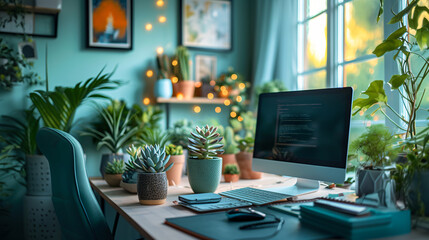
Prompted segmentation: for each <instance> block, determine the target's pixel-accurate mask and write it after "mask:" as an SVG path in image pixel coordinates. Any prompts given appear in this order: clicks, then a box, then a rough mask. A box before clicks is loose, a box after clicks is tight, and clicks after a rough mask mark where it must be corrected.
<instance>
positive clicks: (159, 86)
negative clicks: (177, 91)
mask: <svg viewBox="0 0 429 240" xmlns="http://www.w3.org/2000/svg"><path fill="white" fill-rule="evenodd" d="M154 94H155V97H161V98H171V96H173V84H172V83H171V80H170V79H168V78H164V79H159V80H158V81H156V82H155V87H154Z"/></svg>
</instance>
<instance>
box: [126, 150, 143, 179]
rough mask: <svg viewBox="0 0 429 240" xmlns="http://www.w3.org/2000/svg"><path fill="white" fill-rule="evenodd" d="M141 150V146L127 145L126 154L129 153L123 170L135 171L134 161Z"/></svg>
mask: <svg viewBox="0 0 429 240" xmlns="http://www.w3.org/2000/svg"><path fill="white" fill-rule="evenodd" d="M141 150H142V147H140V146H139V147H136V146H134V144H133V145H131V147H128V149H127V153H128V155H130V160H129V161H128V162H126V163H125V171H130V172H131V171H136V170H137V168H136V164H135V162H136V161H137V159H138V158H139V157H140V152H141Z"/></svg>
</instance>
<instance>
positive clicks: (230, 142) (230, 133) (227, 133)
mask: <svg viewBox="0 0 429 240" xmlns="http://www.w3.org/2000/svg"><path fill="white" fill-rule="evenodd" d="M219 133H220V134H221V135H222V136H223V139H222V142H221V143H222V144H223V145H224V146H225V147H224V150H225V151H224V153H223V154H222V155H219V157H221V158H222V172H223V171H224V170H225V166H226V165H227V164H237V160H236V159H235V153H237V152H238V148H237V143H236V142H235V140H234V130H233V129H232V127H230V126H228V127H226V128H223V127H222V126H220V127H219Z"/></svg>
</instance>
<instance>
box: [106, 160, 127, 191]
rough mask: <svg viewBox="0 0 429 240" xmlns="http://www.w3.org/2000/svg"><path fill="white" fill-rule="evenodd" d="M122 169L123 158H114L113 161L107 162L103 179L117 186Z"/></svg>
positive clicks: (110, 184) (112, 185) (123, 166)
mask: <svg viewBox="0 0 429 240" xmlns="http://www.w3.org/2000/svg"><path fill="white" fill-rule="evenodd" d="M124 170H125V165H124V160H119V159H114V160H113V162H109V163H107V166H106V169H105V174H104V180H106V182H107V184H109V186H111V187H119V184H120V183H121V180H122V174H123V173H124Z"/></svg>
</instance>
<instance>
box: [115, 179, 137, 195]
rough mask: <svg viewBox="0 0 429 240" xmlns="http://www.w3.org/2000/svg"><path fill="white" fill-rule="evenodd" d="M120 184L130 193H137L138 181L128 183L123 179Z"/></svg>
mask: <svg viewBox="0 0 429 240" xmlns="http://www.w3.org/2000/svg"><path fill="white" fill-rule="evenodd" d="M119 186H121V188H123V189H124V190H125V191H127V192H129V193H137V183H126V182H124V181H121V183H120V184H119Z"/></svg>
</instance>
